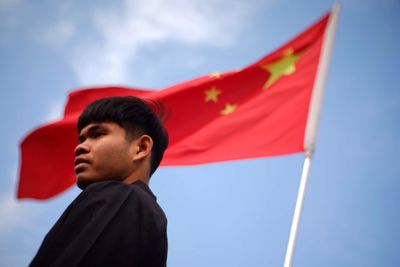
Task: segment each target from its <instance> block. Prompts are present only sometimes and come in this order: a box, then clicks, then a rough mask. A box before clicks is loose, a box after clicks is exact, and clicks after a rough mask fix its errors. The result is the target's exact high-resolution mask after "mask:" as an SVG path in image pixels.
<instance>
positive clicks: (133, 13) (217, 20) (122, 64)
mask: <svg viewBox="0 0 400 267" xmlns="http://www.w3.org/2000/svg"><path fill="white" fill-rule="evenodd" d="M252 6H253V5H252V3H251V2H246V1H244V0H241V1H235V0H233V1H226V0H216V1H211V0H204V1H200V0H192V1H182V0H170V1H163V0H137V1H133V0H125V1H123V3H122V5H121V6H120V7H119V8H114V9H110V8H108V9H107V10H105V9H99V10H97V11H96V12H95V13H94V15H93V21H94V24H95V27H96V29H97V31H98V32H99V34H100V37H101V39H100V42H92V43H86V44H84V45H81V46H79V47H77V48H76V50H75V53H74V56H73V58H72V65H73V68H74V71H75V73H76V75H77V77H78V80H79V82H80V83H81V85H93V84H94V83H103V84H104V83H121V84H122V83H126V82H127V80H128V75H127V73H128V65H129V64H130V63H131V62H132V61H133V60H134V59H135V56H136V55H137V53H138V51H139V49H141V48H142V47H144V46H146V45H151V44H152V43H156V42H161V41H173V42H179V43H186V44H190V45H196V44H207V45H211V46H217V47H218V46H219V47H224V46H227V45H231V44H232V43H233V41H234V40H235V37H236V36H237V35H238V33H239V32H240V31H241V30H242V29H243V26H244V25H245V24H246V22H247V21H248V18H249V15H250V14H251V13H252V12H253V11H254V10H253V8H252Z"/></svg>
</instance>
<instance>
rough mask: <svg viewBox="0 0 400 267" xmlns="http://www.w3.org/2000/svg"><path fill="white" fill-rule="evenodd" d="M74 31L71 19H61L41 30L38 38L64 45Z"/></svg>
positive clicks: (49, 42)
mask: <svg viewBox="0 0 400 267" xmlns="http://www.w3.org/2000/svg"><path fill="white" fill-rule="evenodd" d="M74 32H75V28H74V25H73V23H72V22H71V21H68V20H61V21H59V22H57V23H55V24H53V25H51V26H50V27H48V28H47V29H45V30H44V31H43V33H42V34H41V35H40V38H42V39H43V41H45V42H46V43H48V44H51V45H56V46H58V45H64V44H66V43H67V42H68V41H69V40H71V38H72V37H73V35H74Z"/></svg>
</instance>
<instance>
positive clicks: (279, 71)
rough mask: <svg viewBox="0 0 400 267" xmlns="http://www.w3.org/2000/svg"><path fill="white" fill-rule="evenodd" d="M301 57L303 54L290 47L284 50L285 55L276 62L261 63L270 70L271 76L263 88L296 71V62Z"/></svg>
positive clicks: (262, 66) (263, 67)
mask: <svg viewBox="0 0 400 267" xmlns="http://www.w3.org/2000/svg"><path fill="white" fill-rule="evenodd" d="M300 57H301V54H294V53H293V49H288V50H286V51H285V52H283V57H282V58H281V59H279V60H277V61H275V62H272V63H268V64H264V65H261V68H262V69H264V70H266V71H268V72H269V73H270V76H269V78H268V80H267V81H266V82H265V84H264V86H263V89H264V90H265V89H268V87H270V86H271V85H272V84H273V83H274V82H276V81H277V80H278V79H279V78H281V77H282V76H283V75H290V74H292V73H293V72H295V71H296V66H295V64H296V62H297V60H298V59H299V58H300Z"/></svg>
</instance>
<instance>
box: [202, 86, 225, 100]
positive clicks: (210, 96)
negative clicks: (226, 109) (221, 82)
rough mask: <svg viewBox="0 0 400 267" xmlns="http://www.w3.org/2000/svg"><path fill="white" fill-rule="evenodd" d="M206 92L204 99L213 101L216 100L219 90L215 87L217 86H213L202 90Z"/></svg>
mask: <svg viewBox="0 0 400 267" xmlns="http://www.w3.org/2000/svg"><path fill="white" fill-rule="evenodd" d="M204 93H205V94H206V96H205V98H204V101H206V102H208V101H213V102H214V103H217V102H218V95H220V94H221V91H220V90H218V89H217V87H215V86H213V87H211V89H209V90H207V91H204Z"/></svg>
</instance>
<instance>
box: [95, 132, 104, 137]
mask: <svg viewBox="0 0 400 267" xmlns="http://www.w3.org/2000/svg"><path fill="white" fill-rule="evenodd" d="M102 135H105V133H104V132H101V131H97V132H94V133H93V136H94V137H100V136H102Z"/></svg>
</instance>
